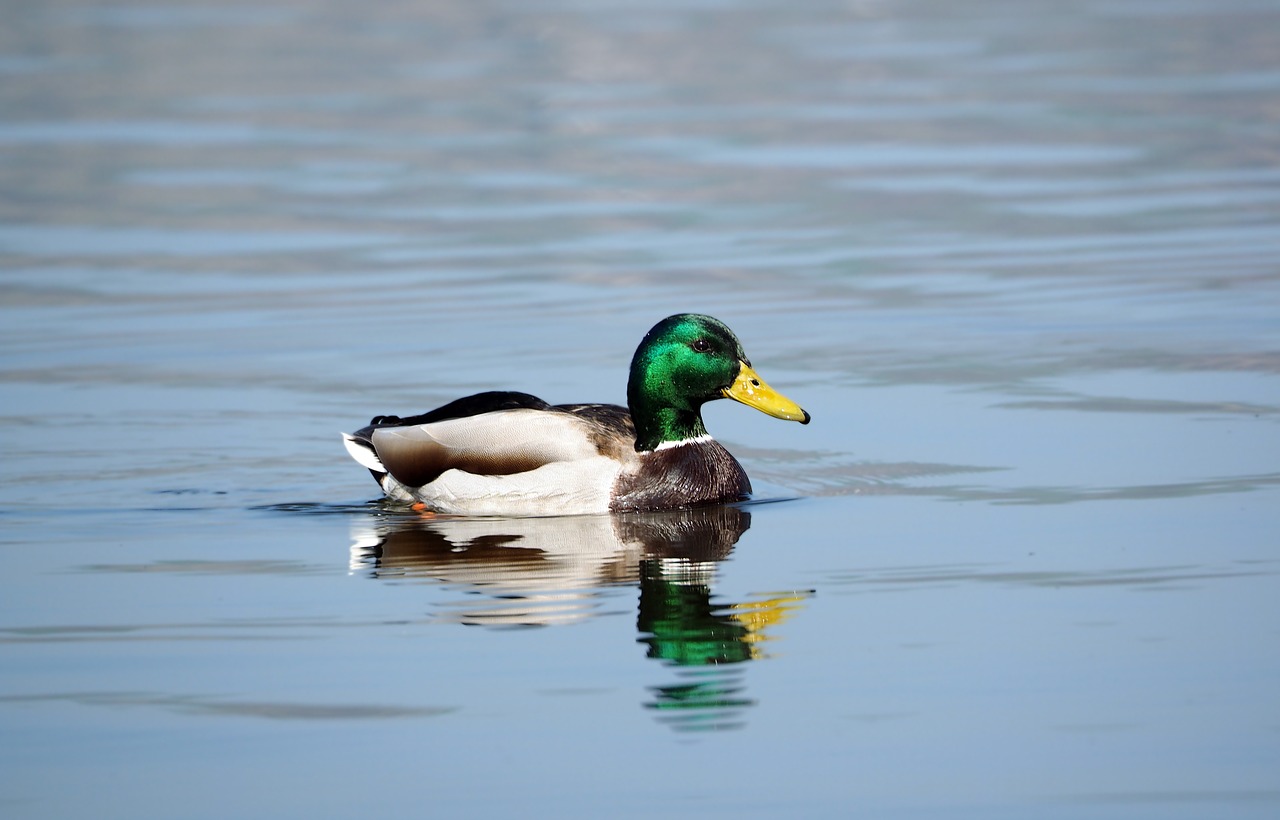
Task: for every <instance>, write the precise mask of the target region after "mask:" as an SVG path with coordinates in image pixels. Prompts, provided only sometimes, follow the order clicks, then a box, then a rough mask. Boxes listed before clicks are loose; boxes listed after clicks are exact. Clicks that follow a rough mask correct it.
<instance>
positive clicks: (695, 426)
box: [627, 313, 809, 452]
mask: <svg viewBox="0 0 1280 820" xmlns="http://www.w3.org/2000/svg"><path fill="white" fill-rule="evenodd" d="M724 398H729V399H735V400H737V401H740V402H742V403H743V404H747V405H750V406H752V407H754V408H756V409H757V410H760V411H762V412H764V413H768V414H769V415H771V416H775V417H777V418H780V419H789V420H791V421H798V422H800V423H801V424H808V423H809V414H808V413H806V412H805V411H804V410H802V409H800V406H799V405H797V404H796V403H795V402H793V401H791V400H790V399H788V398H786V397H785V396H782V395H781V394H779V393H777V392H775V391H774V390H773V389H772V388H771V387H769V385H767V384H765V383H764V380H763V379H761V378H760V377H759V376H758V375H756V372H755V371H754V370H752V369H751V362H750V361H749V360H748V359H747V354H746V353H745V352H743V350H742V343H741V342H739V341H738V337H737V336H734V335H733V331H732V330H730V329H729V328H728V327H727V326H726V325H725V324H724V322H721V321H720V320H718V319H713V318H711V317H710V316H702V315H700V314H697V313H678V314H676V315H675V316H668V317H667V318H665V319H663V320H662V321H661V322H658V323H657V324H656V325H654V326H653V329H651V330H650V331H649V332H648V333H647V334H645V337H644V339H643V340H641V342H640V346H639V347H638V348H636V355H635V357H634V358H632V360H631V378H630V380H629V381H628V382H627V403H628V404H629V405H630V407H631V418H632V419H633V420H634V421H635V424H636V449H637V450H639V451H642V452H643V451H646V450H653V449H655V448H656V447H657V446H658V445H659V444H661V443H662V442H664V441H683V440H685V439H689V438H695V437H697V436H702V435H706V432H707V428H706V427H705V426H704V425H703V423H702V405H703V403H705V402H708V401H712V400H714V399H724Z"/></svg>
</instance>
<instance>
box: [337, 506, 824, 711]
mask: <svg viewBox="0 0 1280 820" xmlns="http://www.w3.org/2000/svg"><path fill="white" fill-rule="evenodd" d="M750 526H751V513H750V512H748V511H747V510H745V509H743V508H741V507H737V506H724V505H720V506H711V507H700V508H695V509H688V510H671V511H664V512H659V513H644V514H641V513H629V514H619V515H608V516H606V515H592V516H569V517H564V518H527V519H483V518H444V517H439V518H421V519H417V518H415V519H410V520H406V519H394V520H383V521H379V522H377V523H375V524H374V525H372V526H371V527H369V528H368V529H364V530H361V531H359V532H358V533H356V534H355V536H354V538H353V544H352V547H351V567H352V570H353V571H358V572H366V573H368V574H369V575H370V576H372V577H376V578H384V579H387V578H391V579H406V580H412V579H422V580H431V581H435V582H441V583H444V584H447V585H449V586H452V587H456V588H457V589H459V590H461V591H463V592H464V593H466V595H465V597H464V598H463V599H462V600H458V601H455V602H450V603H446V604H444V605H442V606H441V610H440V611H439V612H438V613H437V614H436V617H437V618H439V619H441V620H446V621H452V622H456V623H463V624H482V625H487V626H492V627H518V626H547V625H552V624H563V623H571V622H574V621H580V620H583V619H585V618H589V617H593V616H598V615H602V614H609V613H611V612H617V611H618V607H617V606H616V605H615V606H612V607H611V606H610V604H611V602H612V601H616V600H617V599H618V598H620V597H621V595H622V593H623V591H624V590H626V589H627V588H631V587H633V586H639V589H640V601H639V613H638V616H637V622H636V623H637V628H638V630H639V633H640V637H639V638H638V641H639V642H640V643H641V644H643V645H644V646H645V647H647V651H646V654H647V655H648V657H650V658H652V659H654V660H657V661H660V662H662V663H663V664H665V665H667V666H671V667H674V668H675V669H676V675H677V676H678V678H679V680H678V681H677V682H675V683H671V684H666V685H661V686H654V687H651V688H650V690H649V691H650V693H651V696H652V697H651V700H649V702H647V703H646V706H647V707H648V708H651V709H654V710H656V711H657V712H659V713H660V719H661V720H663V721H664V722H667V723H669V724H670V725H672V726H673V728H677V729H681V730H686V729H690V730H691V729H724V728H732V727H734V726H738V725H741V716H742V712H743V710H745V709H746V708H747V707H749V706H751V705H752V704H753V702H754V701H752V700H750V699H749V698H746V697H745V696H744V695H743V694H742V693H743V689H744V683H743V669H742V667H741V664H742V663H743V662H745V661H749V660H753V659H756V658H760V657H762V656H763V648H764V645H765V643H766V642H767V641H768V639H769V634H768V632H769V629H770V628H771V627H772V626H773V625H774V624H777V623H779V622H781V621H782V620H784V619H785V618H786V617H787V616H788V615H789V614H790V613H791V612H792V611H793V610H794V609H795V608H796V607H798V606H799V605H800V604H801V603H802V602H803V600H804V599H805V598H806V597H808V593H786V594H775V595H769V596H761V597H760V598H758V599H753V600H746V601H738V602H724V601H720V600H717V598H716V597H715V596H714V595H713V594H712V587H713V585H714V581H715V576H716V571H717V568H718V566H719V563H720V562H721V561H723V560H724V559H725V558H726V557H728V555H729V554H730V553H731V552H732V551H733V548H734V545H735V544H737V542H738V539H739V538H740V537H741V536H742V534H743V533H744V532H746V531H747V529H748V528H749V527H750Z"/></svg>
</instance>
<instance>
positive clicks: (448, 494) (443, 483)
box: [343, 313, 810, 516]
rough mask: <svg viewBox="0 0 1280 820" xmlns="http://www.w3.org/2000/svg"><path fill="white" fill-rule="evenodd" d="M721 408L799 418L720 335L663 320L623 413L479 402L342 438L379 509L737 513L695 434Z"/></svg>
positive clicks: (710, 328) (736, 472)
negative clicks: (718, 508)
mask: <svg viewBox="0 0 1280 820" xmlns="http://www.w3.org/2000/svg"><path fill="white" fill-rule="evenodd" d="M721 398H729V399H734V400H735V401H739V402H741V403H743V404H746V405H748V406H750V407H754V408H756V409H757V410H760V411H761V412H763V413H766V414H768V415H770V416H774V417H775V418H780V419H786V420H789V421H798V422H800V423H801V424H808V423H809V419H810V416H809V414H808V413H807V412H805V411H804V410H803V409H801V407H800V406H799V405H798V404H796V403H795V402H793V401H791V400H790V399H788V398H786V397H785V396H783V395H781V394H780V393H778V392H777V391H775V390H774V389H773V388H771V387H769V385H768V384H766V383H765V382H764V380H763V379H761V378H760V376H759V375H758V374H757V373H756V372H755V370H754V369H753V368H752V366H751V362H750V360H749V359H748V358H747V356H746V353H745V352H744V351H743V349H742V344H741V343H740V342H739V341H738V338H737V337H736V336H735V335H734V334H733V331H731V330H730V329H729V328H728V327H727V326H726V325H725V324H724V323H723V322H721V321H719V320H718V319H714V318H712V317H710V316H704V315H701V314H696V313H679V314H676V315H674V316H668V317H667V318H665V319H663V320H662V321H660V322H658V323H657V324H656V325H654V326H653V328H652V329H650V331H649V332H648V333H647V334H645V337H644V339H642V340H641V342H640V345H639V347H637V348H636V352H635V355H634V357H633V358H632V360H631V370H630V376H629V378H628V381H627V405H628V406H627V407H621V406H619V405H616V404H559V405H551V404H548V403H547V402H545V401H543V400H542V399H539V398H537V397H536V396H532V395H530V394H528V393H519V392H513V391H490V392H486V393H477V394H475V395H471V396H466V397H465V398H461V399H457V400H455V401H452V402H450V403H448V404H446V405H443V406H442V407H438V408H436V409H434V410H431V411H429V412H427V413H423V414H421V415H417V416H409V417H405V418H401V417H399V416H375V417H374V418H373V420H372V421H371V422H370V423H369V424H368V426H366V427H364V428H362V429H360V430H357V431H356V432H354V433H344V434H343V441H344V443H345V445H346V448H347V451H348V452H349V453H350V454H351V456H352V458H354V459H355V460H356V461H357V462H359V463H360V464H361V465H363V466H365V467H367V468H368V469H369V471H370V472H371V473H373V477H374V479H375V480H376V481H377V482H378V484H379V486H380V487H381V488H382V490H383V492H384V493H385V494H386V496H387V497H388V498H390V499H392V500H396V501H402V502H405V503H412V504H417V505H420V508H422V509H426V510H429V511H432V512H437V513H447V514H461V515H516V516H522V515H525V516H527V515H577V514H586V513H603V512H624V511H639V510H663V509H672V508H678V507H689V506H695V505H701V504H713V503H719V502H726V501H740V500H743V499H746V498H748V497H749V496H750V494H751V482H750V480H748V478H747V474H746V471H745V470H743V469H742V465H741V464H739V463H738V460H737V459H735V458H734V457H733V456H732V455H731V454H730V453H729V451H728V450H726V449H725V448H724V446H723V445H721V444H720V443H719V442H718V441H716V440H715V439H714V438H712V437H711V435H710V434H708V433H707V429H706V426H705V425H704V423H703V421H702V405H703V404H705V403H706V402H708V401H714V400H716V399H721Z"/></svg>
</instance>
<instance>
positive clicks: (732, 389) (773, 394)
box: [722, 362, 809, 424]
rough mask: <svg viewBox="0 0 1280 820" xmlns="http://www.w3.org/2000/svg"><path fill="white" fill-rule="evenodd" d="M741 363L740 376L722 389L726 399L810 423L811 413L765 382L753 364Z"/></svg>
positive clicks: (781, 416) (774, 415)
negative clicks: (753, 367)
mask: <svg viewBox="0 0 1280 820" xmlns="http://www.w3.org/2000/svg"><path fill="white" fill-rule="evenodd" d="M740 365H741V368H740V369H739V370H738V378H736V379H734V380H733V384H731V385H729V386H728V387H726V388H725V389H724V390H723V391H722V392H723V395H724V397H725V398H726V399H733V400H734V401H740V402H742V403H743V404H745V405H747V406H749V407H754V408H755V409H757V410H759V411H760V412H761V413H768V414H769V415H770V416H773V417H774V418H778V419H786V420H788V421H798V422H800V423H801V424H808V423H809V414H808V413H806V412H805V411H804V410H803V409H801V407H800V405H798V404H796V403H795V402H793V401H792V400H791V399H789V398H787V397H786V396H784V395H782V394H781V393H779V392H778V391H777V390H774V389H773V388H772V387H770V386H769V385H767V384H765V382H764V379H762V378H760V377H759V376H758V375H757V374H756V371H754V370H752V369H751V365H749V364H747V363H746V362H740Z"/></svg>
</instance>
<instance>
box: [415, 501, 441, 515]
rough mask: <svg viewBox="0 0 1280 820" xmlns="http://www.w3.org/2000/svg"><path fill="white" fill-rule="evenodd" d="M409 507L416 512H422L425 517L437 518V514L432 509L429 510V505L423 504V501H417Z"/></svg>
mask: <svg viewBox="0 0 1280 820" xmlns="http://www.w3.org/2000/svg"><path fill="white" fill-rule="evenodd" d="M409 509H411V510H413V511H414V512H416V513H421V514H422V517H423V518H435V516H436V514H435V513H433V512H432V511H431V510H428V509H427V505H426V504H423V503H422V502H421V501H415V502H414V503H413V504H412V505H410V506H409Z"/></svg>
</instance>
